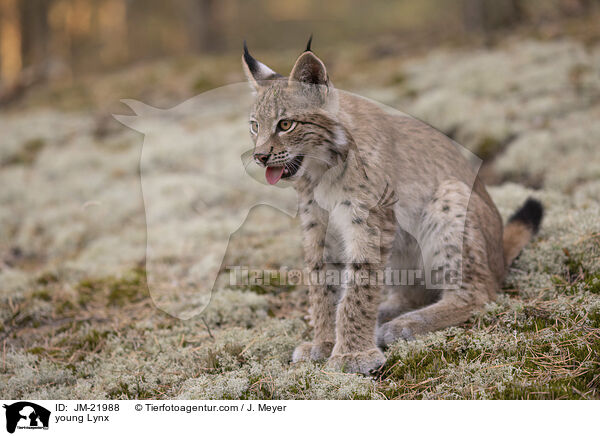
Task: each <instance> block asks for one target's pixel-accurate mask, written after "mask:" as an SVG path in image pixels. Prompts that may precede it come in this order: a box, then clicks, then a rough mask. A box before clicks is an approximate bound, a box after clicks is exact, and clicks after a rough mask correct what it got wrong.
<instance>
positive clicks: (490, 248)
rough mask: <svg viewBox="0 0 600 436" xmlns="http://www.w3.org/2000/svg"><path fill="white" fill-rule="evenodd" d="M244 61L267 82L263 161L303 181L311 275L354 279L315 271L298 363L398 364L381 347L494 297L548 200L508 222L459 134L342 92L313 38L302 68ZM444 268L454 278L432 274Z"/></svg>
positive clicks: (269, 169)
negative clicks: (309, 330) (396, 277)
mask: <svg viewBox="0 0 600 436" xmlns="http://www.w3.org/2000/svg"><path fill="white" fill-rule="evenodd" d="M242 60H243V66H244V70H245V72H246V75H247V76H248V80H249V82H250V84H251V86H252V87H253V88H254V90H255V93H256V98H255V101H254V104H253V108H252V110H251V114H250V132H251V135H252V138H253V140H254V142H255V150H254V159H255V161H256V163H257V164H258V165H260V166H263V167H265V168H266V174H265V175H266V179H267V181H268V183H270V184H272V185H275V184H276V183H278V182H279V181H280V180H281V179H285V180H287V181H288V182H290V183H291V184H292V185H293V186H294V188H295V189H296V190H297V192H298V196H299V201H300V203H299V212H300V219H301V224H302V230H303V244H304V251H305V261H306V265H307V267H308V269H309V271H310V272H311V273H313V274H311V275H310V277H315V276H318V277H322V275H323V274H324V273H326V272H329V270H332V269H336V268H337V269H339V268H342V269H344V273H345V277H351V278H353V280H346V281H344V283H343V284H342V285H341V286H337V285H336V284H328V283H327V281H324V280H311V283H310V286H309V299H310V315H311V323H312V325H313V327H314V339H313V341H312V342H309V343H304V344H301V345H299V346H298V347H297V348H296V350H295V351H294V353H293V356H292V360H293V361H294V362H296V361H300V360H307V359H312V360H319V359H329V363H328V364H329V366H331V367H333V368H334V369H338V370H343V371H347V372H359V373H363V374H369V373H370V372H372V371H373V370H376V369H377V368H379V367H380V366H381V365H382V364H383V363H384V362H385V358H384V355H383V353H382V351H381V350H380V348H379V347H382V348H384V347H386V346H388V345H389V344H391V343H392V342H394V341H396V340H398V339H406V340H410V339H413V337H414V336H415V335H419V334H423V333H427V332H431V331H434V330H438V329H443V328H445V327H449V326H453V325H457V324H460V323H463V322H465V321H467V320H468V318H469V316H470V315H471V313H472V312H473V310H475V309H477V308H481V307H482V306H483V305H484V304H485V303H486V302H489V301H492V300H494V298H495V297H496V293H497V292H498V290H499V289H500V285H501V283H502V280H503V278H504V275H505V273H506V270H507V267H508V266H509V265H510V263H511V262H512V260H513V259H514V258H515V257H516V256H517V255H518V253H519V252H520V251H521V249H522V248H523V246H524V245H525V244H526V243H527V242H528V241H529V240H530V239H531V237H532V235H534V234H535V233H536V231H537V229H538V227H539V224H540V221H541V218H542V206H541V204H540V203H539V202H537V201H536V200H532V199H529V200H527V202H526V203H525V204H524V206H523V207H522V208H521V209H520V210H519V211H518V212H517V213H516V214H515V215H514V216H513V217H512V218H511V219H510V220H509V222H508V224H507V225H506V227H505V228H504V231H503V228H502V221H501V218H500V215H499V213H498V211H497V209H496V207H495V205H494V203H493V202H492V200H491V198H490V196H489V195H488V193H487V191H486V189H485V187H484V185H483V183H482V182H481V181H480V180H479V178H478V177H477V172H476V171H475V170H474V169H473V168H471V165H470V164H469V163H468V161H467V159H466V158H464V157H463V155H461V154H460V152H459V151H458V149H457V146H456V144H455V143H453V142H452V141H451V140H450V139H448V138H447V137H446V136H444V135H443V134H441V133H440V132H438V131H436V130H435V129H433V128H432V127H430V126H428V125H426V124H424V123H422V122H420V121H418V120H416V119H413V118H411V117H409V116H405V115H398V114H393V113H389V112H388V111H384V110H383V109H382V108H380V107H379V106H377V105H376V104H374V103H373V102H370V101H367V100H365V99H362V98H360V97H357V96H354V95H350V94H348V93H344V92H342V91H339V90H336V89H335V88H334V87H333V85H332V83H331V81H330V80H329V77H328V75H327V70H326V68H325V65H324V64H323V62H322V61H321V60H320V59H319V58H317V57H316V56H315V55H314V53H313V52H312V51H311V49H310V41H309V44H308V47H307V48H306V51H305V52H304V53H302V54H301V55H300V57H299V58H298V59H297V60H296V63H295V65H294V67H293V69H292V72H291V73H290V76H289V78H286V77H283V76H281V75H279V74H277V73H275V72H274V71H273V70H271V69H270V68H268V67H267V66H266V65H264V64H262V63H260V62H258V61H257V60H255V59H254V58H253V57H252V56H251V55H250V53H249V52H248V49H247V48H246V46H245V44H244V55H243V57H242ZM390 270H396V271H406V270H410V271H416V272H422V274H417V277H424V278H425V281H423V280H421V281H420V282H419V281H417V282H415V283H400V284H398V283H394V284H389V283H382V281H381V280H371V278H372V277H374V276H377V277H381V275H378V273H380V272H382V271H390ZM440 271H441V272H442V274H441V277H444V278H445V281H444V282H443V283H442V285H440V284H439V283H438V282H437V281H435V280H434V279H433V273H432V272H440ZM437 277H438V278H439V277H440V276H439V275H438V276H437ZM365 278H369V279H368V280H365ZM384 297H385V301H382V300H383V299H384Z"/></svg>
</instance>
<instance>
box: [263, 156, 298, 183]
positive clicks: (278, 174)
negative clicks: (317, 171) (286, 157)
mask: <svg viewBox="0 0 600 436" xmlns="http://www.w3.org/2000/svg"><path fill="white" fill-rule="evenodd" d="M303 159H304V156H296V157H295V158H294V159H292V160H290V161H288V162H286V163H284V164H283V165H282V166H268V167H267V170H266V172H265V177H266V178H267V182H269V184H270V185H274V184H276V183H277V182H279V180H280V179H288V178H290V177H292V176H293V175H294V174H296V173H297V172H298V170H299V169H300V167H301V166H302V161H303Z"/></svg>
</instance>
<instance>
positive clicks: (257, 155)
mask: <svg viewBox="0 0 600 436" xmlns="http://www.w3.org/2000/svg"><path fill="white" fill-rule="evenodd" d="M270 156H271V153H254V159H256V160H257V161H259V162H260V163H262V164H263V165H266V164H267V161H268V160H269V157H270Z"/></svg>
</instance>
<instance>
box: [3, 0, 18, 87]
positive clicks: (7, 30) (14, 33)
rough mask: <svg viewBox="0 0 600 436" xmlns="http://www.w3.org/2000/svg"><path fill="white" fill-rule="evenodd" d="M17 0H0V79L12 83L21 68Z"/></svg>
mask: <svg viewBox="0 0 600 436" xmlns="http://www.w3.org/2000/svg"><path fill="white" fill-rule="evenodd" d="M21 47H22V35H21V23H20V20H19V3H18V0H0V81H1V82H2V83H3V84H4V85H6V84H12V83H13V82H14V81H15V80H16V79H17V78H18V77H19V74H20V73H21V70H22V68H23V58H22V54H21V50H22V48H21Z"/></svg>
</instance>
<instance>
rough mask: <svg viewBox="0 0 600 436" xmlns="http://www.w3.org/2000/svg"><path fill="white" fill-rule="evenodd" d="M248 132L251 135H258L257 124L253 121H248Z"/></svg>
mask: <svg viewBox="0 0 600 436" xmlns="http://www.w3.org/2000/svg"><path fill="white" fill-rule="evenodd" d="M250 132H251V133H252V134H253V135H256V134H257V133H258V123H257V122H256V121H254V120H252V121H250Z"/></svg>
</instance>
